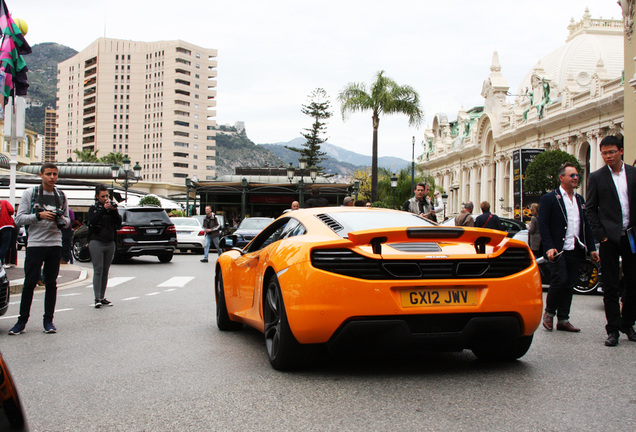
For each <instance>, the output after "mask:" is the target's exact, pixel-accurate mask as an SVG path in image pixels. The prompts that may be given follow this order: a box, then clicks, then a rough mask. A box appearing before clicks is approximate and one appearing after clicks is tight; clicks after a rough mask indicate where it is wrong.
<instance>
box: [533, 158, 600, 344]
mask: <svg viewBox="0 0 636 432" xmlns="http://www.w3.org/2000/svg"><path fill="white" fill-rule="evenodd" d="M579 178H580V176H579V173H578V171H577V169H576V167H575V166H574V164H573V163H571V162H566V163H564V164H563V165H562V166H561V168H559V180H560V181H561V185H560V186H559V187H557V188H556V189H555V190H553V191H552V192H549V193H547V194H544V195H543V196H542V197H541V201H540V203H539V231H540V232H541V240H542V241H543V250H545V251H546V252H545V255H546V257H547V258H548V268H549V269H550V273H551V275H552V279H551V280H550V288H549V289H548V295H547V298H546V306H545V314H544V315H543V326H544V327H545V328H546V329H547V330H550V331H551V330H552V328H553V325H554V317H555V316H556V317H557V318H558V323H557V326H556V328H557V330H563V331H569V332H578V331H581V329H580V328H578V327H575V326H573V325H572V323H570V307H571V306H572V296H573V294H574V284H575V282H576V279H577V277H578V274H579V269H580V267H581V259H582V258H584V257H585V254H586V251H587V250H589V251H590V254H591V255H592V259H593V260H594V261H598V259H599V258H598V253H597V252H596V246H595V245H594V235H593V234H592V230H591V227H590V226H589V224H588V223H587V219H586V218H585V212H584V209H585V202H584V201H583V197H582V196H581V195H579V194H577V193H575V192H574V189H575V188H576V187H577V186H578V185H579Z"/></svg>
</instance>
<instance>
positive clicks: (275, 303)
mask: <svg viewBox="0 0 636 432" xmlns="http://www.w3.org/2000/svg"><path fill="white" fill-rule="evenodd" d="M263 320H264V323H265V347H266V349H267V356H268V357H269V362H270V363H271V365H272V366H273V367H274V369H277V370H289V369H294V368H296V367H298V366H300V363H301V358H300V356H301V349H302V347H301V345H300V344H299V343H298V341H296V338H295V337H294V335H293V334H292V331H291V329H290V327H289V322H288V321H287V313H286V312H285V304H284V303H283V296H282V293H281V290H280V285H279V284H278V278H277V277H276V275H273V276H272V277H271V278H270V280H269V282H268V283H267V289H266V291H265V299H264V302H263Z"/></svg>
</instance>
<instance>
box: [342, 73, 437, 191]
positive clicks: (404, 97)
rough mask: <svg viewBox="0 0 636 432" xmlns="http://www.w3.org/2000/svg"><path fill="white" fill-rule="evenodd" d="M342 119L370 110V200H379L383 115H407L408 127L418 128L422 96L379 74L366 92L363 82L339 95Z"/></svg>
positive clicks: (421, 113) (350, 85) (351, 84)
mask: <svg viewBox="0 0 636 432" xmlns="http://www.w3.org/2000/svg"><path fill="white" fill-rule="evenodd" d="M338 100H339V101H340V103H341V106H340V111H341V113H342V118H343V120H346V116H347V114H348V113H354V112H358V111H360V112H361V111H366V110H371V111H372V113H373V115H372V116H371V120H372V122H373V150H372V158H371V201H376V200H377V199H378V126H380V114H406V115H407V116H408V117H409V125H411V126H419V125H420V124H421V123H422V120H423V117H424V113H423V112H422V110H421V109H420V97H419V95H418V93H417V91H415V90H414V89H413V87H411V86H407V85H404V86H400V85H397V83H396V82H395V81H393V80H392V79H391V78H388V77H386V76H384V71H380V72H378V74H377V76H376V80H375V82H373V83H372V84H371V87H370V92H367V89H366V86H365V85H364V83H349V84H348V85H347V86H346V87H345V89H344V90H342V92H340V94H339V95H338Z"/></svg>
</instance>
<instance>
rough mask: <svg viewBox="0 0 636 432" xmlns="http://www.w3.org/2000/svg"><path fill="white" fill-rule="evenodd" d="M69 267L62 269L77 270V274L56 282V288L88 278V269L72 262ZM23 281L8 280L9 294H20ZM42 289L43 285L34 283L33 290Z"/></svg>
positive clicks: (66, 270) (67, 270)
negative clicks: (69, 278)
mask: <svg viewBox="0 0 636 432" xmlns="http://www.w3.org/2000/svg"><path fill="white" fill-rule="evenodd" d="M70 267H72V268H71V269H65V270H63V271H64V272H74V273H75V272H77V273H78V276H77V277H75V278H74V279H71V280H68V281H65V282H60V283H58V284H57V288H58V289H59V288H62V287H65V286H68V285H72V284H74V283H77V282H80V281H83V280H86V279H87V278H88V269H86V268H83V267H78V266H75V265H72V264H71V265H70ZM60 272H61V271H60ZM58 278H59V276H58ZM23 282H24V279H23V278H22V279H18V280H17V281H16V282H14V281H11V280H9V287H10V289H9V292H10V293H11V294H20V293H22V286H23V285H24V283H23ZM42 290H44V287H43V286H40V285H36V287H35V291H42Z"/></svg>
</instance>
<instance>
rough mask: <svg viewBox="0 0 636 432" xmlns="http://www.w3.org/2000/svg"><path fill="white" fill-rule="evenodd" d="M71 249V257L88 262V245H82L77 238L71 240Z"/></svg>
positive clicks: (89, 255)
mask: <svg viewBox="0 0 636 432" xmlns="http://www.w3.org/2000/svg"><path fill="white" fill-rule="evenodd" d="M71 251H72V253H73V258H75V259H76V260H77V261H79V262H89V261H90V260H91V253H90V252H89V250H88V245H86V246H84V247H82V245H81V243H80V241H79V240H75V241H74V242H73V246H72V248H71Z"/></svg>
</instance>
